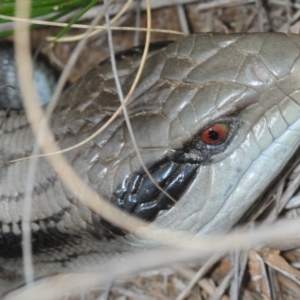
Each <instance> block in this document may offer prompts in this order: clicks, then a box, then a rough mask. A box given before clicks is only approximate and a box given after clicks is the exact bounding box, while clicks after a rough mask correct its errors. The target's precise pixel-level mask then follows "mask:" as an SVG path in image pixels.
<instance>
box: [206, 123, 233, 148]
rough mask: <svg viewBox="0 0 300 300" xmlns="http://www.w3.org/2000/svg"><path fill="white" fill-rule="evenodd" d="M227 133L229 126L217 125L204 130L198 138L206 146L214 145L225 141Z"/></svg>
mask: <svg viewBox="0 0 300 300" xmlns="http://www.w3.org/2000/svg"><path fill="white" fill-rule="evenodd" d="M229 131H230V126H229V125H228V124H226V123H217V124H213V125H211V126H209V127H207V128H205V129H204V130H203V131H202V132H201V133H200V138H201V141H202V142H203V143H205V144H207V145H216V144H218V143H220V142H222V141H224V140H225V139H226V137H227V135H228V134H229Z"/></svg>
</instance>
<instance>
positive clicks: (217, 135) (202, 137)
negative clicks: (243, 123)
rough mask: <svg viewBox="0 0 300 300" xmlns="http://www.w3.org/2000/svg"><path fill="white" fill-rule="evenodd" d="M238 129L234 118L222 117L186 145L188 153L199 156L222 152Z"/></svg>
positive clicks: (236, 120) (237, 123)
mask: <svg viewBox="0 0 300 300" xmlns="http://www.w3.org/2000/svg"><path fill="white" fill-rule="evenodd" d="M238 128H239V120H238V119H237V118H235V117H223V118H221V119H219V120H216V121H215V123H211V124H209V125H207V126H206V127H204V129H202V130H201V131H199V132H198V133H197V134H196V135H195V136H194V138H193V139H192V140H191V141H190V142H189V143H188V144H187V149H188V151H192V152H194V153H196V154H198V155H200V156H203V155H212V154H217V153H219V152H222V151H223V150H224V149H225V148H226V147H227V145H228V144H229V142H230V140H231V139H232V138H233V137H234V136H235V134H236V133H237V130H238Z"/></svg>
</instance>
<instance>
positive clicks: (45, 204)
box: [0, 33, 300, 294]
mask: <svg viewBox="0 0 300 300" xmlns="http://www.w3.org/2000/svg"><path fill="white" fill-rule="evenodd" d="M299 45H300V38H299V37H298V36H296V35H290V36H287V35H285V34H279V33H277V34H274V33H272V34H231V35H222V34H202V35H193V36H189V37H187V38H185V39H183V40H182V41H181V42H178V43H174V44H171V45H169V46H167V47H165V48H163V49H162V50H160V51H156V52H155V53H153V54H152V55H151V56H150V57H149V58H148V61H147V63H146V67H145V69H144V72H143V76H142V79H141V80H140V83H139V85H138V87H137V89H136V91H135V93H134V96H133V97H132V100H131V103H130V104H129V105H128V113H129V115H130V118H131V122H132V127H133V130H134V133H135V137H136V139H137V143H138V146H139V149H140V152H141V155H142V157H143V160H144V162H145V163H146V165H147V166H149V168H150V170H151V168H152V167H153V165H156V164H159V166H158V167H157V166H156V167H153V168H154V169H153V170H157V169H159V170H160V168H161V163H160V162H162V161H164V162H165V161H166V157H170V153H171V154H172V153H173V150H174V151H175V152H176V151H182V150H185V151H187V156H188V157H189V159H192V158H193V159H195V158H197V159H198V162H197V170H196V173H195V174H194V176H193V178H192V179H191V180H189V183H188V184H185V188H181V196H180V199H178V201H177V203H176V204H175V205H174V206H172V207H169V206H168V209H162V211H160V213H159V214H158V215H157V216H156V215H154V216H152V217H153V218H154V221H153V223H154V224H155V225H157V226H161V227H162V228H163V229H162V230H166V231H168V232H170V231H174V230H180V231H188V232H189V233H191V234H194V235H202V234H207V233H219V232H224V231H228V230H229V229H230V228H232V226H234V225H235V224H236V222H237V221H238V220H239V219H240V218H241V217H242V216H243V215H244V213H245V212H246V211H247V210H248V209H249V207H250V206H251V205H252V204H253V203H254V202H255V200H256V199H257V198H258V196H259V195H260V194H261V193H262V192H263V191H264V189H265V188H266V187H267V186H268V184H269V183H270V182H271V181H272V180H273V179H274V178H275V177H276V176H277V175H278V173H279V172H280V171H281V170H282V168H283V167H284V165H285V164H286V162H287V161H288V160H289V159H290V158H291V156H292V155H293V153H295V151H296V150H297V149H298V146H299V144H300V93H299V92H300V90H299V89H300V81H299V77H300V76H299V70H300V59H299V54H300V47H299ZM139 60H140V55H134V56H133V57H132V56H130V57H129V56H128V57H127V58H126V59H124V58H120V59H119V61H118V70H119V74H120V78H121V82H122V86H123V91H124V93H126V92H127V91H128V89H129V88H130V85H131V83H132V80H133V78H134V75H135V73H136V67H137V66H138V65H139ZM119 105H120V103H119V100H118V96H117V92H116V88H115V85H114V79H113V76H112V72H111V69H110V63H109V62H105V63H103V64H101V65H100V66H98V67H96V68H94V69H93V70H92V71H91V72H90V73H88V74H87V75H86V76H84V77H83V78H81V79H80V80H79V81H78V82H77V83H76V84H74V85H73V86H72V87H71V88H70V89H68V91H67V92H66V93H64V95H63V96H62V97H61V99H60V102H59V105H58V107H57V108H56V110H55V113H54V116H53V119H52V122H51V125H52V128H53V131H54V133H55V136H56V137H57V140H58V142H59V143H60V146H61V148H66V147H69V146H71V145H74V144H76V143H78V142H80V141H82V140H84V139H85V138H87V137H88V136H90V135H91V134H92V133H94V132H95V131H96V130H97V129H99V128H100V127H101V126H102V125H103V124H104V123H105V122H106V121H107V119H108V118H109V117H110V116H111V115H112V114H113V113H114V112H115V111H116V109H117V108H118V107H119ZM2 115H4V113H3V114H2ZM2 118H4V117H2ZM218 122H219V123H220V122H221V123H222V122H223V123H224V122H228V124H234V125H232V126H233V128H234V129H232V130H231V132H230V138H228V139H227V140H226V141H225V142H224V143H222V144H221V145H218V147H204V148H203V147H202V148H201V151H200V150H199V151H198V150H197V149H195V148H193V147H192V145H194V144H195V141H196V140H197V139H198V140H199V136H200V135H199V133H200V132H201V131H202V130H203V129H205V128H206V127H207V126H208V125H211V124H214V123H218ZM33 141H34V137H33V134H32V132H31V130H30V127H29V125H28V124H27V121H26V117H25V116H24V115H22V114H18V113H12V114H11V115H10V117H9V118H4V119H3V125H2V128H1V135H0V145H1V147H0V149H1V151H0V155H1V156H0V157H1V160H0V161H1V169H0V178H1V181H0V195H1V198H0V222H1V223H0V225H1V226H0V264H1V267H0V294H1V293H4V292H6V291H8V290H10V289H12V288H15V287H17V286H18V285H20V284H22V283H23V275H22V260H21V244H20V243H21V237H20V234H21V231H20V220H21V214H22V211H21V207H22V205H23V204H22V203H23V196H24V186H25V180H26V172H27V168H28V161H22V162H17V163H8V161H10V160H11V159H15V158H19V157H23V156H26V155H28V154H30V152H31V150H32V145H33ZM191 141H193V142H191ZM176 153H177V152H176ZM66 156H67V158H68V159H69V161H70V162H71V164H72V165H73V166H74V168H75V170H76V171H77V172H78V174H79V175H80V176H81V178H82V179H83V180H84V181H86V182H87V183H88V184H89V185H91V186H92V187H93V188H94V189H95V190H97V191H98V192H99V193H100V194H101V195H103V196H104V197H106V198H107V199H112V195H113V193H115V194H116V191H118V190H120V187H122V184H123V187H124V186H125V189H128V184H127V183H126V180H125V179H126V178H127V180H128V178H131V179H132V178H137V177H134V176H136V175H137V174H139V175H138V176H144V175H143V172H141V165H140V162H139V161H138V159H137V156H136V154H135V151H134V149H133V146H132V142H131V140H130V137H129V134H128V131H127V127H126V125H125V122H124V119H123V117H122V116H120V117H118V118H117V119H116V120H115V121H114V122H113V123H112V124H111V125H110V126H109V128H108V129H107V130H106V131H105V132H104V133H102V134H100V136H98V137H97V138H95V139H94V140H93V141H91V142H89V143H87V144H86V145H84V146H83V147H80V148H78V149H76V150H73V151H71V152H68V153H67V154H66ZM186 163H187V162H184V164H186ZM143 178H144V177H143ZM124 180H125V184H124ZM32 202H33V203H32V207H33V212H32V217H31V218H32V230H33V260H34V268H35V269H34V271H35V277H36V278H40V277H43V276H47V275H51V274H56V273H61V272H68V271H76V270H78V269H79V268H80V267H84V266H88V265H89V264H97V263H98V264H101V263H104V262H105V260H106V259H107V257H108V256H109V255H114V256H115V255H116V253H119V252H125V251H128V250H130V249H132V248H136V247H143V245H145V241H143V240H139V239H137V238H136V237H134V236H132V235H131V234H125V235H123V236H116V235H114V233H110V232H109V229H107V228H109V227H105V226H104V225H103V222H102V221H101V220H100V218H99V216H97V215H95V214H94V213H92V212H91V211H90V210H89V209H88V208H87V207H85V206H84V205H83V204H81V203H80V202H79V201H78V200H77V199H76V198H75V197H74V196H73V195H72V193H71V192H70V191H68V190H67V188H66V187H64V186H63V185H62V183H61V182H59V180H58V178H57V176H56V174H55V173H54V172H53V170H52V168H51V167H50V165H49V163H48V162H47V160H46V159H44V158H41V159H40V160H39V163H38V169H37V173H36V178H35V183H34V192H33V197H32ZM133 213H134V214H136V211H134V212H133Z"/></svg>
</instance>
